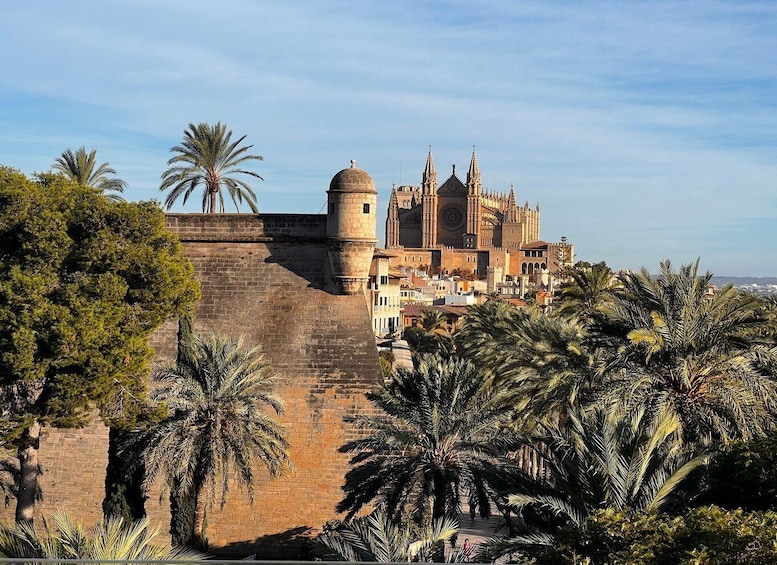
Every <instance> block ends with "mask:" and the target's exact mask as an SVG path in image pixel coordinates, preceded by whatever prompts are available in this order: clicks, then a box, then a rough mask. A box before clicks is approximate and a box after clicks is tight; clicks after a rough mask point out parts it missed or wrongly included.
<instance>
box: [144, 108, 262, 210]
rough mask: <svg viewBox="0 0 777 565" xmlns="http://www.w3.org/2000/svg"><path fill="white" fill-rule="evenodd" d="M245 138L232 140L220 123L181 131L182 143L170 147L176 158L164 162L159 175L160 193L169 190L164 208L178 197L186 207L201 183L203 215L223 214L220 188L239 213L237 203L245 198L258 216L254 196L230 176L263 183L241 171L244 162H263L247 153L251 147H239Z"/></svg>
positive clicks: (250, 174) (251, 173) (229, 133)
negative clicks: (204, 213) (164, 164)
mask: <svg viewBox="0 0 777 565" xmlns="http://www.w3.org/2000/svg"><path fill="white" fill-rule="evenodd" d="M245 138H246V136H245V135H244V136H242V137H241V138H239V139H237V140H236V141H232V130H229V131H227V126H226V125H224V124H222V123H221V122H218V123H217V124H216V125H214V126H212V125H210V124H207V123H204V122H202V123H199V124H197V125H194V124H189V129H188V130H185V131H184V139H183V143H182V144H181V145H176V146H174V147H171V148H170V151H171V152H172V153H177V155H176V156H175V157H172V158H171V159H170V160H169V161H168V162H167V164H168V165H171V166H170V168H168V169H167V170H166V171H165V172H164V173H163V174H162V184H161V185H160V187H159V190H161V191H166V190H169V191H170V193H169V194H168V195H167V198H165V206H166V207H167V209H168V210H169V209H170V208H171V207H172V205H173V204H174V203H175V201H176V200H178V198H179V197H180V196H181V195H183V202H184V204H186V201H187V200H188V199H189V195H191V193H192V192H193V191H194V190H195V189H196V188H197V187H198V186H200V184H201V183H202V184H204V185H205V186H204V191H203V193H202V211H203V212H208V213H215V212H217V211H218V212H223V211H224V193H223V189H226V191H227V192H228V193H229V196H230V197H231V198H232V202H233V203H234V204H235V208H236V209H237V210H238V211H239V210H240V206H239V204H240V203H242V202H243V199H245V201H246V202H247V203H248V205H249V206H250V207H251V210H252V211H253V212H254V213H257V212H258V209H257V207H256V194H254V191H253V190H252V189H251V187H250V186H248V184H246V183H245V182H244V181H242V180H240V179H238V178H234V176H233V175H249V176H252V177H254V178H257V179H259V180H263V179H262V177H260V176H259V175H258V174H257V173H255V172H253V171H249V170H246V169H243V168H242V165H243V164H244V163H246V162H247V161H252V160H253V161H262V160H263V159H264V157H262V156H261V155H250V154H249V153H248V150H249V149H251V148H252V147H253V145H244V146H242V147H239V146H240V144H241V143H243V140H245Z"/></svg>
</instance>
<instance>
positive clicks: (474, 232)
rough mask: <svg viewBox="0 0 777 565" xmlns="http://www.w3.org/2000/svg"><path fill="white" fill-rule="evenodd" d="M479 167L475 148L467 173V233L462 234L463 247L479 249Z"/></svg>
mask: <svg viewBox="0 0 777 565" xmlns="http://www.w3.org/2000/svg"><path fill="white" fill-rule="evenodd" d="M480 189H481V185H480V167H478V157H477V155H475V148H474V147H473V148H472V159H471V160H470V162H469V170H468V171H467V231H466V233H465V234H464V241H465V247H470V248H477V247H480Z"/></svg>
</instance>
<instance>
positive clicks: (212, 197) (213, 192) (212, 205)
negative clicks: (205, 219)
mask: <svg viewBox="0 0 777 565" xmlns="http://www.w3.org/2000/svg"><path fill="white" fill-rule="evenodd" d="M216 193H217V191H216V190H213V189H212V188H211V189H210V210H209V212H210V213H211V214H215V213H216V212H217V211H218V210H216V202H217V201H216Z"/></svg>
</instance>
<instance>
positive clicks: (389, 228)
mask: <svg viewBox="0 0 777 565" xmlns="http://www.w3.org/2000/svg"><path fill="white" fill-rule="evenodd" d="M386 247H387V248H388V249H393V248H395V247H399V200H398V199H397V189H396V187H392V188H391V197H390V198H389V208H388V215H387V217H386Z"/></svg>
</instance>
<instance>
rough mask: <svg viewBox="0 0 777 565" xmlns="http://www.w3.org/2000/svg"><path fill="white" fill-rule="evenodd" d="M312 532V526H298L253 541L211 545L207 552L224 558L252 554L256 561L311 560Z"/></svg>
mask: <svg viewBox="0 0 777 565" xmlns="http://www.w3.org/2000/svg"><path fill="white" fill-rule="evenodd" d="M313 533H314V530H313V528H309V527H306V526H299V527H296V528H291V529H289V530H286V531H284V532H279V533H277V534H271V535H266V536H261V537H258V538H256V539H254V540H253V541H251V540H244V541H235V542H232V543H230V544H227V545H224V546H218V547H216V546H213V547H211V548H210V549H209V551H208V552H209V553H211V554H212V555H214V556H216V557H224V558H244V557H246V556H253V558H254V559H255V560H257V561H262V560H268V559H283V560H284V561H286V560H299V561H312V560H313V554H312V553H311V551H310V540H311V538H312V535H313Z"/></svg>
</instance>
